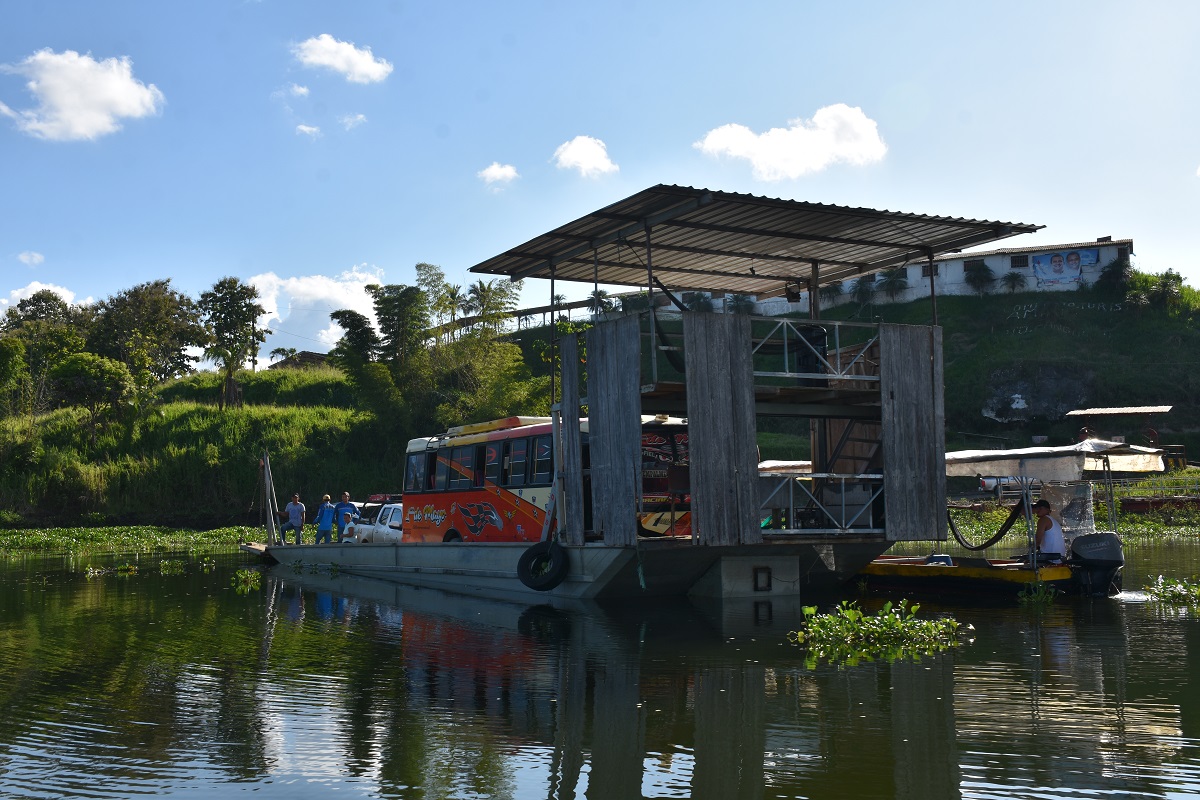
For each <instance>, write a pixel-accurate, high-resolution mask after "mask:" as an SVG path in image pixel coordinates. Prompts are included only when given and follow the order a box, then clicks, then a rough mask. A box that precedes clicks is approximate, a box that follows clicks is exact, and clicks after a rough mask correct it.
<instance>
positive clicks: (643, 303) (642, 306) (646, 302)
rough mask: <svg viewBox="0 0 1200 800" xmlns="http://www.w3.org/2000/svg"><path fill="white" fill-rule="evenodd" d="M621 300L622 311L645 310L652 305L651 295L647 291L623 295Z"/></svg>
mask: <svg viewBox="0 0 1200 800" xmlns="http://www.w3.org/2000/svg"><path fill="white" fill-rule="evenodd" d="M620 301H621V310H622V311H644V310H646V309H647V308H649V307H650V296H649V295H647V294H646V293H645V292H637V293H635V294H626V295H622V296H621V298H620Z"/></svg>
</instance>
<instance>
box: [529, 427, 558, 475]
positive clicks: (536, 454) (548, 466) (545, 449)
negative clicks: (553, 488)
mask: <svg viewBox="0 0 1200 800" xmlns="http://www.w3.org/2000/svg"><path fill="white" fill-rule="evenodd" d="M553 453H554V447H553V444H552V440H551V438H550V437H549V436H538V437H537V438H535V439H534V440H533V478H532V479H531V480H530V481H529V483H530V485H532V486H549V485H550V474H551V472H552V471H553V469H554V457H553Z"/></svg>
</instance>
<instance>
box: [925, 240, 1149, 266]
mask: <svg viewBox="0 0 1200 800" xmlns="http://www.w3.org/2000/svg"><path fill="white" fill-rule="evenodd" d="M1101 247H1128V248H1129V252H1130V253H1131V254H1132V253H1133V239H1113V240H1112V241H1110V242H1073V243H1071V244H1046V245H1036V246H1035V245H1029V246H1028V247H1002V248H1000V249H998V250H980V251H977V252H970V253H946V254H945V255H941V256H938V257H937V258H935V259H933V260H934V261H958V260H960V259H962V260H965V259H968V258H986V257H987V256H1005V255H1023V254H1025V253H1053V252H1056V251H1059V250H1084V249H1088V250H1097V249H1099V248H1101ZM923 263H925V262H924V261H910V262H909V266H916V265H917V264H923Z"/></svg>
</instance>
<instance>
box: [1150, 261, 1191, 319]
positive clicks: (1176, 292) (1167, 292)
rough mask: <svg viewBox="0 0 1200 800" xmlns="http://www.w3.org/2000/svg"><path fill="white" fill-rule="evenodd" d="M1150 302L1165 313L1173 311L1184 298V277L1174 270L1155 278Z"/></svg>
mask: <svg viewBox="0 0 1200 800" xmlns="http://www.w3.org/2000/svg"><path fill="white" fill-rule="evenodd" d="M1155 278H1156V280H1155V283H1154V288H1153V289H1152V290H1151V292H1150V300H1151V301H1152V302H1153V303H1154V305H1156V306H1158V307H1159V308H1161V309H1163V310H1164V311H1171V310H1172V309H1174V308H1175V306H1176V305H1177V304H1178V303H1179V299H1180V298H1181V297H1183V276H1182V275H1180V274H1179V273H1178V272H1176V271H1175V270H1173V269H1169V270H1167V271H1166V272H1164V273H1162V274H1161V275H1156V276H1155Z"/></svg>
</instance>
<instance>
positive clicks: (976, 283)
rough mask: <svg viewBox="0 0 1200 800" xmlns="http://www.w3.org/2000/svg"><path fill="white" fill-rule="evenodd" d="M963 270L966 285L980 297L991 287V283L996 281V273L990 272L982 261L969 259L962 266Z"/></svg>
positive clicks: (989, 268) (990, 269)
mask: <svg viewBox="0 0 1200 800" xmlns="http://www.w3.org/2000/svg"><path fill="white" fill-rule="evenodd" d="M963 272H964V273H966V277H967V285H968V286H970V287H971V288H972V289H974V290H975V291H976V292H977V293H978V294H979V296H980V297H983V296H984V295H985V294H987V292H988V290H989V289H991V288H992V284H994V283H995V282H996V273H994V272H992V268H991V267H989V266H988V265H987V264H986V263H985V262H983V261H969V262H967V263H966V264H965V265H964V266H963Z"/></svg>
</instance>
